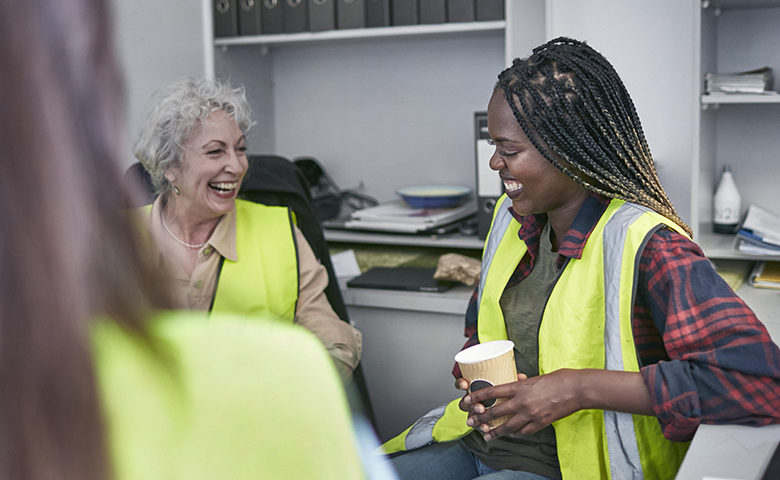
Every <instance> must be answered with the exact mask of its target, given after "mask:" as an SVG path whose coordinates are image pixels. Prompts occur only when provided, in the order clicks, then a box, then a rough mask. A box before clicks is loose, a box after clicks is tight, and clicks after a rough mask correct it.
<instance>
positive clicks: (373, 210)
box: [344, 200, 477, 233]
mask: <svg viewBox="0 0 780 480" xmlns="http://www.w3.org/2000/svg"><path fill="white" fill-rule="evenodd" d="M476 211H477V204H476V202H466V203H464V204H463V205H460V206H458V207H453V208H412V207H410V206H409V205H407V204H406V202H404V201H403V200H396V201H392V202H388V203H383V204H381V205H377V206H376V207H369V208H364V209H362V210H358V211H356V212H353V213H352V215H351V216H350V218H349V220H347V221H346V222H345V223H344V226H345V227H346V228H354V229H361V230H378V231H386V232H402V233H416V232H422V231H425V230H428V229H431V228H435V227H439V226H441V225H446V224H448V223H452V222H455V221H458V220H461V219H463V218H466V217H468V216H469V215H472V214H473V213H476Z"/></svg>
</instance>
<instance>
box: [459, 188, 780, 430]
mask: <svg viewBox="0 0 780 480" xmlns="http://www.w3.org/2000/svg"><path fill="white" fill-rule="evenodd" d="M608 203H609V199H606V198H603V197H600V196H598V195H595V194H594V195H592V196H591V197H589V198H588V199H587V200H586V202H585V204H584V205H583V207H582V209H581V210H580V212H579V213H578V214H577V217H576V218H575V220H574V222H573V223H572V226H571V228H570V229H569V231H568V232H566V236H565V237H564V239H563V241H562V242H560V247H559V248H558V259H557V262H558V267H561V266H562V265H563V264H564V262H565V261H566V259H567V258H572V259H578V258H581V257H582V251H583V248H584V247H585V242H586V241H587V240H588V237H589V236H590V234H591V232H592V231H593V228H594V227H595V226H596V223H597V222H598V221H599V219H600V218H601V215H602V214H603V213H604V210H605V209H606V207H607V204H608ZM510 212H512V211H511V209H510ZM512 214H513V215H514V216H515V218H516V219H517V220H518V221H519V222H520V223H521V228H520V231H519V232H518V236H519V237H520V239H521V240H523V241H524V242H525V244H526V245H527V246H528V253H526V255H525V256H524V257H523V259H522V260H521V261H520V264H519V265H518V266H517V269H516V270H515V272H514V274H513V275H512V278H511V279H510V281H509V282H510V284H511V283H514V282H519V281H522V280H523V279H524V278H525V277H526V276H527V275H528V273H529V272H530V271H531V270H532V269H533V267H534V261H535V259H536V255H537V252H538V250H539V236H540V234H541V231H542V227H543V226H544V224H545V223H546V221H547V218H546V216H545V215H529V216H525V217H521V216H518V215H516V214H515V213H514V212H512ZM476 294H477V292H476V291H475V292H474V295H473V296H472V299H471V302H470V304H469V308H468V310H467V312H466V336H467V337H469V340H468V341H467V342H466V345H465V346H464V348H465V347H467V346H470V345H473V344H475V343H477V342H478V339H477V335H476V331H477V329H476V324H477V296H476ZM632 324H633V331H634V343H635V345H636V348H637V353H638V355H639V359H640V363H641V374H642V377H643V378H644V381H645V384H646V385H647V388H648V389H649V390H650V393H651V395H652V398H653V404H654V411H655V414H656V416H657V417H658V420H659V421H660V422H661V426H662V428H663V432H664V435H665V436H666V438H668V439H670V440H677V441H682V440H689V439H690V438H691V437H693V434H694V433H695V431H696V428H697V427H698V425H699V424H700V423H713V424H714V423H735V424H744V425H766V424H770V423H779V422H780V350H778V347H777V345H776V344H775V343H774V342H773V341H772V340H771V338H770V337H769V334H768V332H767V330H766V328H765V327H764V325H763V324H762V323H761V322H760V321H759V320H758V319H757V318H756V315H755V314H754V313H753V311H752V310H751V309H750V308H749V307H748V306H747V305H746V304H745V302H744V301H742V299H740V298H739V297H738V296H737V294H736V293H734V291H733V290H732V289H731V287H729V286H728V284H726V282H725V281H724V280H723V279H722V278H721V277H720V275H718V273H717V272H715V270H714V269H713V267H712V264H711V263H710V261H709V260H708V259H707V258H706V257H705V256H704V253H702V251H701V249H700V248H699V246H698V245H696V244H695V243H693V242H692V241H691V240H689V239H688V238H686V237H685V236H683V235H681V234H679V233H677V232H674V231H671V230H667V229H661V230H659V231H657V232H656V233H654V234H653V235H652V236H651V237H650V239H649V240H648V242H647V245H646V246H645V248H644V250H643V251H642V255H641V258H640V263H639V276H638V279H637V285H636V299H635V302H634V310H633V319H632ZM459 373H460V371H459V369H458V368H457V364H456V365H455V368H454V369H453V374H454V375H455V376H456V377H457V376H459Z"/></svg>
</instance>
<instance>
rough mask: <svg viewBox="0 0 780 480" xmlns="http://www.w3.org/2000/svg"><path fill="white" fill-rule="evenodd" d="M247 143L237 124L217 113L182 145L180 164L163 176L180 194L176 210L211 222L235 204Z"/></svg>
mask: <svg viewBox="0 0 780 480" xmlns="http://www.w3.org/2000/svg"><path fill="white" fill-rule="evenodd" d="M245 142H246V139H245V137H244V132H242V131H241V129H240V128H238V125H237V124H236V121H235V120H234V119H233V117H231V116H230V115H228V114H227V113H225V112H224V111H222V110H218V111H216V112H214V113H212V114H211V115H209V117H208V118H207V119H206V121H205V122H204V123H203V124H202V125H201V126H200V127H199V128H197V129H196V130H195V131H194V133H193V134H192V135H191V136H190V138H189V139H188V140H187V141H186V142H184V144H183V145H182V156H181V164H180V165H179V166H178V167H176V168H173V169H171V170H169V171H168V172H166V173H165V177H166V178H167V179H168V181H170V182H171V184H174V185H176V186H177V187H178V188H179V190H180V191H181V194H180V195H172V196H171V197H174V198H173V200H174V201H175V202H176V204H177V205H176V207H177V208H176V210H177V211H184V212H186V215H188V216H190V217H191V218H192V219H193V220H210V219H213V218H217V217H220V216H222V215H223V214H225V213H227V212H229V211H230V210H231V209H232V208H233V205H234V203H235V200H236V194H238V189H239V187H240V186H241V180H243V178H244V175H245V174H246V170H247V168H248V162H247V158H246V143H245Z"/></svg>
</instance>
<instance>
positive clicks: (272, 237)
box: [212, 200, 298, 323]
mask: <svg viewBox="0 0 780 480" xmlns="http://www.w3.org/2000/svg"><path fill="white" fill-rule="evenodd" d="M236 253H237V254H238V261H237V262H234V261H232V260H229V259H227V258H226V259H225V260H224V263H223V264H222V270H221V272H220V274H219V281H218V283H217V291H216V293H215V295H214V304H213V307H212V312H236V313H241V314H249V315H258V314H261V315H262V314H267V313H270V314H272V315H274V316H275V317H278V318H280V319H283V320H286V321H289V322H291V323H292V322H293V320H294V318H295V306H296V302H297V300H298V262H297V253H296V247H295V239H294V234H293V229H292V224H291V220H290V215H289V210H288V209H287V208H286V207H269V206H266V205H261V204H257V203H252V202H248V201H245V200H236Z"/></svg>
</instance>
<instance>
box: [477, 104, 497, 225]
mask: <svg viewBox="0 0 780 480" xmlns="http://www.w3.org/2000/svg"><path fill="white" fill-rule="evenodd" d="M474 140H475V142H474V143H475V146H474V152H475V156H476V167H477V195H476V198H477V234H478V235H479V238H485V237H487V234H488V231H489V230H490V222H491V220H492V219H493V208H494V207H495V206H496V200H498V197H500V196H501V195H502V194H503V193H504V184H503V182H502V181H501V177H499V176H498V172H496V171H494V170H493V169H491V168H490V157H492V156H493V150H494V147H493V146H492V145H490V133H489V132H488V127H487V112H476V113H474Z"/></svg>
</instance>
